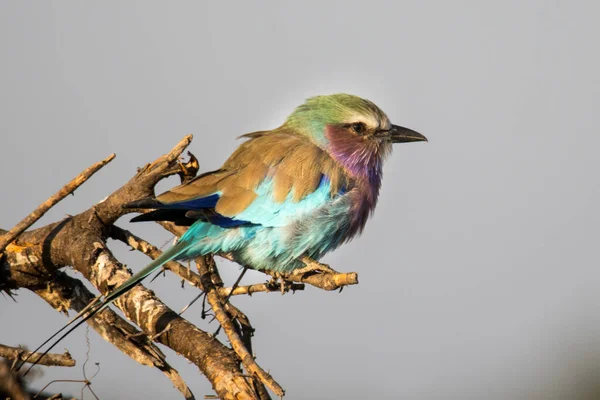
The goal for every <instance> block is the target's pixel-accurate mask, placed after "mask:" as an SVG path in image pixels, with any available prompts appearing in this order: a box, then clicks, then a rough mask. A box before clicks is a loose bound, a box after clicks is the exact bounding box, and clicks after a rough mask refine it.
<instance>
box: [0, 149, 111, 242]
mask: <svg viewBox="0 0 600 400" xmlns="http://www.w3.org/2000/svg"><path fill="white" fill-rule="evenodd" d="M114 158H115V155H114V154H111V155H110V156H108V157H106V158H105V159H104V160H102V161H100V162H97V163H96V164H94V165H92V166H91V167H89V168H87V169H86V170H85V171H83V172H82V173H80V174H79V175H77V176H76V177H75V178H74V179H73V180H72V181H71V182H69V183H67V184H66V185H65V186H63V187H62V189H60V190H59V191H58V192H56V193H55V194H54V195H52V196H51V197H50V198H49V199H48V200H46V201H45V202H43V203H42V204H40V205H39V206H38V208H36V209H35V210H34V211H33V212H32V213H31V214H29V215H28V216H27V217H25V219H23V220H22V221H21V222H19V223H18V224H17V225H15V227H14V228H12V229H11V230H10V232H8V233H7V234H4V235H2V236H1V237H0V253H2V252H3V251H4V249H5V248H6V246H7V245H8V244H9V243H10V242H12V241H13V240H15V238H17V237H18V236H19V235H20V234H21V233H23V231H25V229H27V228H29V227H30V226H31V225H33V224H34V223H35V222H36V221H37V220H38V219H40V218H41V217H42V216H43V215H44V214H46V212H48V210H49V209H51V208H52V207H53V206H54V205H55V204H56V203H58V202H59V201H61V200H62V199H64V198H65V197H67V195H69V194H71V193H73V192H74V191H75V189H77V188H78V187H79V186H81V185H82V184H83V183H84V182H85V181H87V180H88V179H89V178H90V177H91V176H92V175H94V174H95V173H96V172H97V171H98V170H99V169H100V168H102V167H104V166H105V165H106V164H108V163H109V162H111V161H112V160H113V159H114Z"/></svg>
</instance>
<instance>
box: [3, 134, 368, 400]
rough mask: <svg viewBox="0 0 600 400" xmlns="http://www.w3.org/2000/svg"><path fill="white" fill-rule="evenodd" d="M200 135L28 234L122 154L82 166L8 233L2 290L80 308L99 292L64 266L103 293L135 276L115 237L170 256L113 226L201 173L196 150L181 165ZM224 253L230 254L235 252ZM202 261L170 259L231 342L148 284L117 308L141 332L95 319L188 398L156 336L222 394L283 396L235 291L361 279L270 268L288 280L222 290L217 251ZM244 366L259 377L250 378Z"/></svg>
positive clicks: (110, 317) (330, 285)
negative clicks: (171, 182)
mask: <svg viewBox="0 0 600 400" xmlns="http://www.w3.org/2000/svg"><path fill="white" fill-rule="evenodd" d="M191 140H192V136H191V135H189V136H186V137H185V138H183V140H181V141H180V142H179V143H178V144H177V145H176V146H175V147H174V148H173V149H172V150H171V151H170V152H169V153H167V154H165V155H164V156H162V157H159V158H158V159H157V160H155V161H154V162H152V163H151V164H148V165H146V166H145V167H143V168H141V169H140V170H138V172H137V174H136V175H135V176H134V177H133V178H131V179H130V180H129V182H127V183H126V184H124V185H123V186H122V187H120V188H119V189H117V190H116V191H115V192H113V193H112V194H111V195H109V196H108V197H107V198H106V199H105V200H103V201H101V202H100V203H98V204H95V205H93V206H91V207H90V208H89V209H87V210H85V211H83V212H82V213H80V214H77V215H74V216H69V217H67V218H65V219H63V220H62V221H58V222H54V223H51V224H48V225H46V226H43V227H41V228H39V229H34V230H31V231H27V232H24V230H25V229H27V228H28V227H29V226H31V224H33V223H34V222H35V221H36V220H37V219H39V218H40V217H41V216H42V215H43V213H45V212H46V211H47V210H48V209H49V208H50V207H52V205H54V204H56V203H57V202H58V201H60V199H61V198H63V197H64V196H66V195H67V194H68V193H72V192H73V190H75V189H76V188H77V187H78V186H79V185H81V184H82V183H83V182H85V180H86V179H88V178H89V177H90V176H91V175H92V174H93V173H94V172H95V171H97V170H98V169H99V168H101V167H102V166H103V165H105V164H106V163H108V162H109V161H111V160H112V159H113V158H114V155H111V156H110V157H108V158H107V159H105V160H103V161H102V162H100V163H97V164H95V165H94V166H92V167H90V168H88V169H87V170H86V171H84V172H82V174H80V175H79V176H78V177H77V178H75V179H74V180H73V181H72V182H70V183H69V184H67V185H66V186H65V187H63V188H62V189H61V190H60V191H59V192H58V193H57V194H56V195H54V196H53V197H51V198H50V199H48V200H47V201H46V202H45V203H44V204H42V205H41V206H40V207H38V209H36V210H35V211H34V212H33V213H31V214H30V215H29V216H28V217H27V218H26V219H24V220H23V221H22V222H20V223H19V224H17V225H16V226H15V227H14V228H13V229H12V230H11V231H10V232H7V231H4V230H1V229H0V291H4V292H6V293H8V294H9V295H10V293H11V291H12V290H16V289H19V288H26V289H29V290H31V291H33V292H34V293H36V294H37V295H38V296H40V297H42V298H43V299H44V300H45V301H47V302H48V303H49V304H50V305H52V306H53V307H54V308H55V309H57V310H58V311H61V312H63V313H66V311H67V310H68V309H73V310H76V311H80V310H82V309H83V308H84V307H86V305H88V304H89V303H90V302H91V301H93V299H94V298H95V297H94V295H93V294H92V293H91V292H89V291H88V290H87V289H86V287H85V286H84V284H83V282H82V281H80V280H78V279H74V278H71V277H69V276H67V275H66V274H64V273H63V272H61V271H60V269H61V268H64V267H66V266H72V267H74V268H75V269H76V270H77V271H78V272H80V273H81V274H82V276H83V277H84V278H85V279H86V280H88V281H89V282H91V283H92V284H93V285H94V286H95V287H96V288H97V289H98V290H99V291H100V292H101V293H103V294H107V293H109V292H110V291H111V290H112V289H114V288H115V287H117V286H119V285H120V284H122V283H123V282H124V281H125V280H127V279H128V278H129V277H130V276H131V274H130V272H129V271H128V270H127V269H126V268H125V267H124V266H123V265H121V264H120V263H119V261H118V260H117V259H116V258H115V257H114V255H113V254H112V252H111V251H110V249H109V248H108V246H107V244H106V239H107V238H109V237H111V238H113V239H116V240H120V241H123V242H124V243H127V244H128V245H130V246H131V247H132V248H133V249H135V250H138V251H140V252H142V253H144V254H146V255H148V256H149V257H151V258H156V257H158V256H159V255H160V254H161V252H160V250H158V249H157V248H156V247H155V246H153V245H152V244H150V243H148V242H146V241H144V240H143V239H141V238H139V237H137V236H135V235H133V234H132V233H130V232H128V231H126V230H124V229H121V228H119V227H117V226H115V225H114V223H115V222H116V221H117V219H119V218H120V217H121V216H123V215H124V214H126V213H128V212H132V210H130V209H124V208H123V207H122V206H123V205H124V204H126V203H129V202H131V201H134V200H139V199H141V198H145V197H148V196H151V195H153V194H154V186H155V185H156V184H157V183H158V182H159V181H160V180H161V179H163V178H165V177H167V176H171V175H174V174H177V175H179V176H180V177H181V179H182V181H188V180H190V179H192V178H193V177H194V176H195V174H196V172H197V170H198V162H197V160H196V159H195V157H193V155H191V154H190V160H189V161H188V162H187V163H185V164H183V163H181V162H180V161H179V157H180V155H181V153H182V152H183V151H184V149H185V148H186V147H187V146H188V145H189V143H190V142H191ZM188 154H189V153H188ZM161 225H162V226H163V227H165V228H166V229H168V230H169V231H171V232H173V233H174V234H176V235H177V236H180V235H181V234H182V233H183V232H184V231H185V228H182V227H178V226H175V225H174V224H172V223H164V222H163V223H161ZM222 256H223V257H225V258H227V257H228V255H227V254H223V255H222ZM197 264H198V268H199V273H196V272H194V271H191V270H190V269H189V268H186V267H185V266H183V265H182V264H180V263H178V262H169V263H166V264H165V269H168V270H170V271H172V272H174V273H176V274H177V275H179V276H180V277H182V278H183V279H185V280H186V281H188V282H190V283H191V284H192V285H193V286H195V287H197V288H198V289H200V290H203V291H204V292H205V293H206V296H207V300H208V303H209V304H210V306H211V307H212V310H213V312H214V314H215V317H216V319H217V320H218V322H219V323H220V324H221V326H222V328H223V330H224V332H225V334H226V335H227V338H228V339H229V342H230V344H231V348H229V347H227V346H225V345H224V344H223V343H221V342H219V341H218V340H217V338H216V337H215V336H214V335H211V334H208V333H206V332H204V331H202V330H200V329H198V328H197V327H196V326H194V325H193V324H191V323H190V322H188V321H187V320H185V319H183V318H182V317H181V316H179V315H178V314H177V313H176V312H174V311H173V310H171V309H170V308H168V307H167V306H166V305H165V304H163V303H162V302H161V301H160V300H159V299H158V298H157V297H156V296H155V295H154V293H153V292H151V291H149V290H147V289H146V288H145V287H143V286H142V285H138V286H136V287H135V288H133V289H132V290H131V291H129V292H128V293H126V294H124V295H123V296H121V297H120V298H119V299H117V300H116V301H115V305H116V306H117V307H119V308H120V309H121V310H122V311H123V312H124V313H125V316H126V317H127V318H128V319H130V320H131V321H133V322H134V323H135V324H136V325H138V326H139V327H140V328H141V331H139V330H137V329H135V328H134V327H133V326H132V325H131V324H129V323H128V322H127V321H126V320H124V319H123V318H121V317H119V316H118V315H117V314H116V313H115V312H113V311H112V310H111V309H110V308H107V309H105V310H103V311H102V312H100V313H98V314H97V315H96V316H95V317H94V318H92V319H90V320H88V324H90V326H91V327H92V328H93V329H94V330H96V331H97V332H98V333H99V334H100V335H101V336H102V337H103V338H104V339H105V340H106V341H108V342H110V343H112V344H114V345H115V346H116V347H117V348H119V350H121V351H122V352H124V353H125V354H127V355H129V356H130V357H131V358H133V359H134V360H136V361H137V362H139V363H141V364H143V365H148V366H153V367H155V368H158V369H160V370H161V371H162V372H163V373H164V374H165V375H166V376H167V377H168V378H169V379H170V380H171V381H172V382H173V384H174V385H175V386H176V387H177V388H178V390H179V391H180V392H181V393H182V395H183V396H184V397H185V398H186V399H192V398H194V397H193V394H192V393H191V391H190V390H189V388H188V387H187V385H186V384H185V382H184V381H183V379H182V378H181V376H180V375H179V374H178V372H177V371H176V370H175V369H173V368H172V367H171V366H170V365H169V364H168V363H167V362H166V360H165V356H164V354H163V353H162V352H161V351H160V349H158V347H157V346H156V345H155V344H153V343H152V341H156V342H158V343H161V344H163V345H165V346H167V347H170V348H171V349H173V350H174V351H175V352H176V353H178V354H180V355H182V356H183V357H185V358H187V359H188V360H190V361H191V362H192V363H194V364H195V365H196V366H198V368H199V369H200V370H201V372H202V373H203V374H204V375H205V376H206V378H207V379H208V380H209V381H210V382H211V383H212V385H213V388H214V390H215V391H216V393H217V395H218V397H219V398H220V399H222V400H242V399H260V400H266V399H270V396H269V394H268V392H267V390H266V389H265V385H266V386H267V387H269V388H270V389H271V390H272V391H273V392H274V393H275V394H276V395H277V396H280V397H281V396H283V395H284V391H283V389H282V388H281V386H280V385H279V384H278V383H277V382H276V381H275V380H274V379H273V378H272V377H271V375H270V374H269V373H267V372H266V371H265V370H263V369H262V368H261V367H260V366H259V365H258V364H257V363H256V361H255V360H254V357H253V355H252V344H251V337H252V335H253V332H254V329H253V328H252V325H251V324H250V321H249V319H248V317H247V316H246V315H245V314H244V313H243V312H242V311H241V310H239V309H238V308H236V307H235V306H234V305H233V304H231V303H230V302H229V301H227V299H228V297H229V296H231V295H241V294H247V295H251V294H252V293H256V292H273V291H280V290H282V288H283V290H285V291H287V290H293V291H296V290H303V289H304V283H308V284H311V285H313V286H316V287H319V288H321V289H325V290H334V289H339V288H342V287H344V286H345V285H353V284H356V283H358V276H357V274H356V273H338V272H336V271H334V270H331V269H328V270H324V271H318V272H315V271H312V270H303V271H301V272H296V273H292V274H287V275H281V274H279V273H276V272H273V271H263V272H264V273H265V274H267V275H270V276H272V277H276V278H278V279H281V282H280V284H276V282H275V280H271V281H269V282H266V283H256V284H251V285H246V286H239V287H236V288H235V289H233V288H226V287H223V282H222V280H221V278H220V276H219V271H218V268H217V266H216V264H215V263H214V260H213V259H212V257H202V258H201V259H199V260H197ZM17 350H18V349H17ZM53 356H56V355H50V354H48V355H47V356H46V357H44V358H42V360H41V361H46V360H48V359H51V358H52V357H53ZM73 362H74V361H73ZM240 364H241V365H243V366H244V368H245V369H246V371H248V373H249V374H250V376H248V375H245V374H244V372H243V371H242V369H241V365H240Z"/></svg>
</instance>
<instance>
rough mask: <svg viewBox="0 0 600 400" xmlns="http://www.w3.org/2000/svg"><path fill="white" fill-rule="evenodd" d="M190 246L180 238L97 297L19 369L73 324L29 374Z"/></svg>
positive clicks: (48, 349) (34, 363) (43, 354)
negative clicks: (56, 348) (77, 331)
mask: <svg viewBox="0 0 600 400" xmlns="http://www.w3.org/2000/svg"><path fill="white" fill-rule="evenodd" d="M188 247H189V242H188V241H186V240H183V241H182V240H180V241H179V242H177V243H176V244H175V245H174V246H173V247H171V248H170V249H168V250H167V251H165V252H164V253H162V254H161V255H160V256H159V257H157V258H156V259H155V260H153V261H152V262H151V263H150V264H148V265H146V266H145V267H144V268H142V269H141V270H140V271H138V272H137V273H135V274H134V275H133V276H132V277H131V278H129V279H127V280H126V281H125V282H124V283H123V284H122V285H120V286H118V287H117V288H116V289H115V290H113V291H112V292H110V293H109V294H108V295H107V296H106V297H105V298H104V300H103V301H101V302H100V301H99V300H100V297H98V298H96V299H95V300H94V301H92V302H91V303H90V304H88V306H87V307H85V308H84V309H83V310H81V312H79V314H77V315H76V316H75V317H74V318H73V319H71V320H70V321H69V322H68V323H67V324H66V325H65V326H63V327H62V328H60V330H58V331H57V332H56V333H55V334H54V335H52V336H50V337H49V338H48V339H47V340H46V341H45V342H44V343H42V344H41V345H40V346H39V347H38V348H37V349H35V350H34V351H33V352H32V353H31V354H30V355H29V357H27V358H26V359H25V360H24V361H23V363H22V364H21V365H20V366H19V368H17V371H18V370H19V369H20V368H22V367H23V365H24V364H25V363H26V362H27V361H28V360H29V358H30V357H31V356H32V355H33V354H34V353H37V352H38V351H39V350H40V349H41V348H42V347H44V346H45V345H46V344H47V343H48V342H50V341H51V340H52V339H54V338H55V337H56V336H58V335H59V334H60V333H61V332H63V331H64V330H65V329H67V328H68V327H69V326H71V325H73V324H75V325H73V326H72V327H71V328H70V329H69V330H67V331H66V332H65V333H64V334H63V335H62V336H61V337H59V338H58V339H57V340H56V341H55V342H54V343H52V345H50V347H48V348H47V349H46V350H45V351H44V352H43V353H42V355H41V356H40V357H39V358H38V359H37V360H36V361H35V362H33V363H32V365H31V366H30V367H29V368H28V369H27V371H25V373H24V374H23V376H25V375H27V373H28V372H29V371H30V370H31V368H33V367H34V366H35V365H36V364H37V361H38V360H40V359H41V358H42V357H43V356H45V355H46V354H47V353H48V352H49V351H50V350H52V348H54V346H56V345H57V344H58V343H60V341H61V340H63V339H64V338H65V337H67V336H68V335H69V334H70V333H71V332H73V331H74V330H75V329H77V327H79V325H81V324H83V323H84V322H85V321H87V320H88V319H90V318H92V317H93V316H94V315H96V314H97V313H99V312H100V311H102V310H103V309H105V308H106V307H108V306H109V305H110V304H111V303H112V302H113V301H115V300H116V299H117V298H118V297H119V296H121V295H123V294H125V293H127V292H128V291H129V290H131V289H132V288H133V287H134V286H135V285H137V284H138V283H140V282H141V281H142V280H144V278H146V277H147V276H148V275H150V274H151V273H152V272H153V271H155V270H157V269H158V268H160V267H161V266H162V265H163V264H165V263H167V262H169V261H171V260H173V259H175V258H177V256H179V255H181V253H183V252H184V251H185V250H187V248H188Z"/></svg>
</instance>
